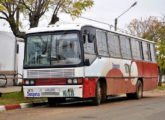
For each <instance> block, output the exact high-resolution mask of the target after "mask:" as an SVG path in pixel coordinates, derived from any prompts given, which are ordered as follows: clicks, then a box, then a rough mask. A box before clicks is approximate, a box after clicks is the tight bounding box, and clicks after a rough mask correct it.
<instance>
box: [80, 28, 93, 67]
mask: <svg viewBox="0 0 165 120" xmlns="http://www.w3.org/2000/svg"><path fill="white" fill-rule="evenodd" d="M95 34H96V30H95V29H94V28H89V27H86V28H85V29H84V30H82V37H83V42H84V45H83V46H84V57H85V59H88V60H89V62H90V64H91V63H92V62H93V61H94V60H95V58H96V49H95Z"/></svg>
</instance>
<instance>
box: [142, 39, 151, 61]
mask: <svg viewBox="0 0 165 120" xmlns="http://www.w3.org/2000/svg"><path fill="white" fill-rule="evenodd" d="M142 45H143V53H144V60H145V61H150V56H149V49H148V48H149V47H148V44H147V42H144V41H143V42H142Z"/></svg>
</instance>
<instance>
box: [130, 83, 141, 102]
mask: <svg viewBox="0 0 165 120" xmlns="http://www.w3.org/2000/svg"><path fill="white" fill-rule="evenodd" d="M142 97H143V84H142V82H141V81H140V80H138V81H137V84H136V92H135V93H127V98H129V99H133V98H135V99H140V98H142Z"/></svg>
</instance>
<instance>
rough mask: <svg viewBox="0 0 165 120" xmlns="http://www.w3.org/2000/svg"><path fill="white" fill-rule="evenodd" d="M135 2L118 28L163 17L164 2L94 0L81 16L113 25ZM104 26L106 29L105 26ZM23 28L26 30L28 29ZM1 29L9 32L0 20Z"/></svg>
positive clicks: (63, 19)
mask: <svg viewBox="0 0 165 120" xmlns="http://www.w3.org/2000/svg"><path fill="white" fill-rule="evenodd" d="M135 1H137V5H136V6H135V7H133V8H131V9H130V10H129V11H128V12H127V13H125V14H124V15H123V16H121V17H120V18H119V19H118V27H119V28H122V29H126V26H127V25H128V24H129V23H130V21H131V20H133V19H135V18H137V19H140V18H147V17H149V16H157V17H161V16H162V15H165V7H164V5H165V0H94V2H95V3H94V6H93V7H92V8H91V9H88V10H87V11H86V12H84V13H83V14H82V16H83V17H86V18H90V19H94V20H98V21H101V22H105V23H108V24H112V25H114V19H115V18H116V17H118V16H119V15H120V14H122V13H123V12H124V11H125V10H127V9H128V8H129V7H130V6H131V5H132V4H133V3H134V2H135ZM49 16H50V14H49V13H48V14H47V15H45V16H44V17H43V18H42V21H41V22H40V24H39V26H47V24H48V22H49V19H48V18H49ZM59 17H60V20H61V22H62V23H87V24H98V23H95V22H91V21H88V20H85V19H81V18H79V19H75V20H74V21H73V20H72V19H71V17H70V16H69V15H67V14H63V13H60V14H59ZM23 23H24V26H28V25H29V23H28V22H27V20H25V21H24V22H23ZM100 25H102V24H100ZM104 26H105V27H108V26H107V25H104ZM25 28H26V29H27V28H28V27H25ZM1 29H3V30H10V28H9V25H8V24H7V23H6V22H4V21H2V20H0V30H1Z"/></svg>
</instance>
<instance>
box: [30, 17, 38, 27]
mask: <svg viewBox="0 0 165 120" xmlns="http://www.w3.org/2000/svg"><path fill="white" fill-rule="evenodd" d="M39 20H40V16H39V15H33V16H31V15H29V21H30V28H34V27H37V26H38V24H39Z"/></svg>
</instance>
